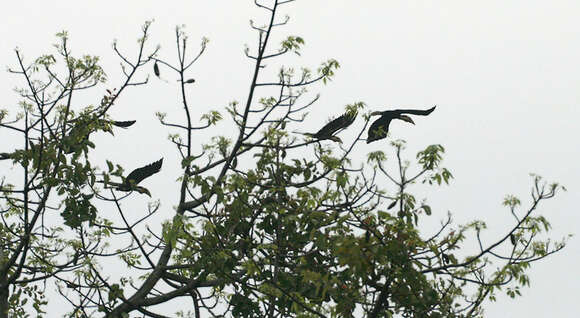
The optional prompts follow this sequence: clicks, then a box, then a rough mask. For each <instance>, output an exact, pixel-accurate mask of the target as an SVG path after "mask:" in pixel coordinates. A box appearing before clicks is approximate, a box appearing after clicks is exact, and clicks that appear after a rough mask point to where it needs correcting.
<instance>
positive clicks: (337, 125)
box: [301, 111, 358, 143]
mask: <svg viewBox="0 0 580 318" xmlns="http://www.w3.org/2000/svg"><path fill="white" fill-rule="evenodd" d="M357 114H358V113H357V112H356V111H347V112H346V113H344V114H342V115H341V116H339V117H337V118H335V119H333V120H331V121H330V122H329V123H328V124H326V125H324V127H322V128H320V130H319V131H317V132H316V133H315V134H313V133H301V134H303V135H305V136H308V137H311V138H315V139H318V140H325V139H328V140H332V141H335V142H340V143H342V140H341V139H340V138H338V136H335V134H337V133H338V132H339V131H341V130H343V129H345V128H347V127H348V126H350V125H351V124H352V123H353V122H354V120H355V119H356V116H357Z"/></svg>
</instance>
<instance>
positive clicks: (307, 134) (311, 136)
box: [292, 130, 314, 138]
mask: <svg viewBox="0 0 580 318" xmlns="http://www.w3.org/2000/svg"><path fill="white" fill-rule="evenodd" d="M292 133H293V134H300V135H304V136H306V137H310V138H314V134H313V133H305V132H300V131H296V130H295V131H293V132H292Z"/></svg>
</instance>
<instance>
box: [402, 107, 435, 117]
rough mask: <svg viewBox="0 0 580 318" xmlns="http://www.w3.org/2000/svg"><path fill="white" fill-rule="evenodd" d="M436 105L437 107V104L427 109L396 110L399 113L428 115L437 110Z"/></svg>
mask: <svg viewBox="0 0 580 318" xmlns="http://www.w3.org/2000/svg"><path fill="white" fill-rule="evenodd" d="M435 107H437V105H435V106H433V107H431V108H429V109H425V110H422V109H397V110H395V112H397V113H399V114H411V115H421V116H427V115H429V114H431V113H432V112H433V111H434V110H435Z"/></svg>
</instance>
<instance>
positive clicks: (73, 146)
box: [64, 119, 136, 154]
mask: <svg viewBox="0 0 580 318" xmlns="http://www.w3.org/2000/svg"><path fill="white" fill-rule="evenodd" d="M135 122H136V121H135V120H127V121H114V120H106V119H98V121H97V123H98V124H99V125H105V124H110V125H111V126H115V127H121V128H124V129H126V128H127V127H130V126H132V125H133V124H135ZM109 128H110V127H106V129H105V131H108V132H110V133H111V134H113V132H112V131H111V130H110V129H109ZM89 134H90V132H88V131H87V128H86V123H85V122H83V121H75V125H74V126H73V127H72V128H71V130H70V131H69V133H68V136H67V137H74V138H75V140H70V144H69V145H67V147H66V149H65V151H64V152H65V153H66V154H71V153H73V152H75V151H76V150H77V149H78V148H79V147H78V146H77V145H78V144H79V143H84V142H86V141H87V140H88V139H89Z"/></svg>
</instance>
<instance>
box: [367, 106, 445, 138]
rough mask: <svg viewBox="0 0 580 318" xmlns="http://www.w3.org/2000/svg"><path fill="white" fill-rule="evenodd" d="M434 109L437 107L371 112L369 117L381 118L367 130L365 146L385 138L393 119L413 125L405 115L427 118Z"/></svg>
mask: <svg viewBox="0 0 580 318" xmlns="http://www.w3.org/2000/svg"><path fill="white" fill-rule="evenodd" d="M435 107H437V106H433V107H431V108H429V109H426V110H420V109H395V110H387V111H382V112H372V113H371V116H376V115H380V116H381V117H379V119H377V120H375V121H374V122H373V123H372V124H371V127H370V128H369V131H368V137H367V144H368V143H371V142H373V141H377V140H380V139H383V138H385V137H387V132H388V131H389V124H390V123H391V121H392V120H393V119H400V120H402V121H406V122H408V123H411V124H413V125H414V124H415V122H414V121H413V119H411V117H409V116H407V115H405V114H410V115H420V116H427V115H429V114H431V113H432V112H433V111H434V110H435Z"/></svg>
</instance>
